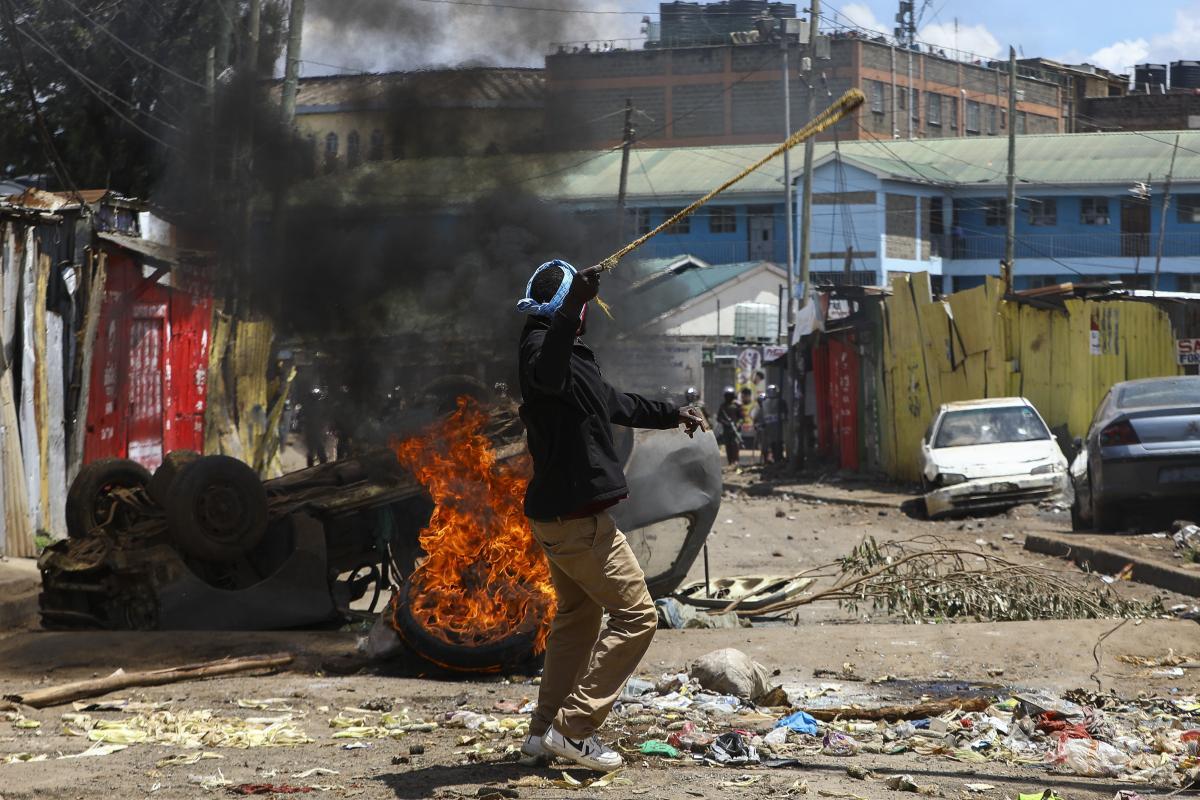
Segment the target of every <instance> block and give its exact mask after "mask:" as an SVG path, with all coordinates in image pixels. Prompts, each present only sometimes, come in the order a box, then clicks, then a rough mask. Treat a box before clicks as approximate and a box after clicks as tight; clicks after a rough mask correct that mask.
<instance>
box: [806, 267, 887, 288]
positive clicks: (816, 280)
mask: <svg viewBox="0 0 1200 800" xmlns="http://www.w3.org/2000/svg"><path fill="white" fill-rule="evenodd" d="M808 275H809V280H810V281H811V282H812V285H813V286H874V285H875V284H876V283H877V282H878V278H877V277H876V275H875V270H871V269H856V270H851V271H850V272H849V273H847V272H845V271H843V270H836V271H834V270H830V271H828V272H819V271H815V270H814V271H813V272H810V273H809V274H808Z"/></svg>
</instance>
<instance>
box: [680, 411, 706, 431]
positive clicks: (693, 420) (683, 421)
mask: <svg viewBox="0 0 1200 800" xmlns="http://www.w3.org/2000/svg"><path fill="white" fill-rule="evenodd" d="M679 424H680V425H682V426H683V431H684V433H686V434H687V435H688V436H689V437H694V436H695V435H696V431H697V430H700V431H705V432H707V431H708V420H706V419H705V418H704V415H703V414H702V413H700V409H698V408H696V407H695V406H684V407H683V408H681V409H679Z"/></svg>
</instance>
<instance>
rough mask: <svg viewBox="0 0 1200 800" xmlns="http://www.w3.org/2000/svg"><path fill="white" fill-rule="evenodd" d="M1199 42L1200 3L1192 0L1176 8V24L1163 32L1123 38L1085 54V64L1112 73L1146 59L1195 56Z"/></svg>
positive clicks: (1163, 60) (1159, 61) (1161, 60)
mask: <svg viewBox="0 0 1200 800" xmlns="http://www.w3.org/2000/svg"><path fill="white" fill-rule="evenodd" d="M1198 42H1200V2H1198V1H1197V0H1192V2H1190V3H1188V4H1187V5H1186V6H1184V7H1181V8H1177V9H1176V10H1175V24H1174V25H1173V26H1171V30H1169V31H1167V32H1166V33H1160V34H1156V35H1154V36H1151V37H1150V38H1149V39H1145V38H1137V39H1122V40H1120V41H1117V42H1113V43H1112V44H1110V45H1108V46H1107V47H1102V48H1100V49H1099V50H1097V51H1096V52H1094V53H1092V54H1091V55H1089V56H1088V59H1087V60H1088V63H1090V64H1095V65H1096V66H1098V67H1104V68H1105V69H1110V70H1113V71H1115V72H1128V71H1130V70H1131V68H1132V67H1133V66H1134V65H1135V64H1143V63H1145V62H1147V61H1151V62H1154V63H1156V64H1166V63H1169V62H1171V61H1177V60H1180V59H1189V58H1195V57H1196V50H1197V43H1198Z"/></svg>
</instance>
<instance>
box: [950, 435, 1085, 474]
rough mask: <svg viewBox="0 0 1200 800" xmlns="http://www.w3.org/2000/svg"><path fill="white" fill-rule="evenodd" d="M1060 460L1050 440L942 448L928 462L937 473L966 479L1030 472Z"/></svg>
mask: <svg viewBox="0 0 1200 800" xmlns="http://www.w3.org/2000/svg"><path fill="white" fill-rule="evenodd" d="M1061 458H1062V455H1061V453H1060V452H1059V449H1058V444H1057V443H1056V442H1055V441H1054V440H1053V439H1040V440H1037V441H1032V442H1003V443H1000V444H978V445H967V446H965V447H943V448H940V449H936V450H933V451H931V452H930V460H931V462H932V463H933V465H934V466H935V467H936V468H937V471H938V472H955V473H958V474H960V475H963V476H964V477H966V479H967V480H971V479H973V478H986V477H991V476H995V475H1017V474H1021V473H1025V472H1029V470H1030V469H1032V468H1033V467H1034V466H1036V465H1038V464H1040V463H1045V462H1048V461H1055V460H1057V459H1061Z"/></svg>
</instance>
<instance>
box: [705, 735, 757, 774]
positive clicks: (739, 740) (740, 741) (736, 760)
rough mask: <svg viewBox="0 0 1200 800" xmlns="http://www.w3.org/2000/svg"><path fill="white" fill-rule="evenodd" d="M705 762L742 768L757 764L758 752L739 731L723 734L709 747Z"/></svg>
mask: <svg viewBox="0 0 1200 800" xmlns="http://www.w3.org/2000/svg"><path fill="white" fill-rule="evenodd" d="M704 760H705V761H707V762H709V763H710V764H716V765H718V766H722V767H742V766H746V765H747V764H757V763H758V761H759V758H758V751H757V750H756V749H755V747H754V745H752V744H750V742H748V741H747V740H746V738H745V737H744V736H742V734H740V733H738V732H737V731H729V732H728V733H723V734H721V735H720V736H718V737H717V738H716V739H714V740H713V743H712V744H711V745H709V748H708V752H707V753H705V754H704Z"/></svg>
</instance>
